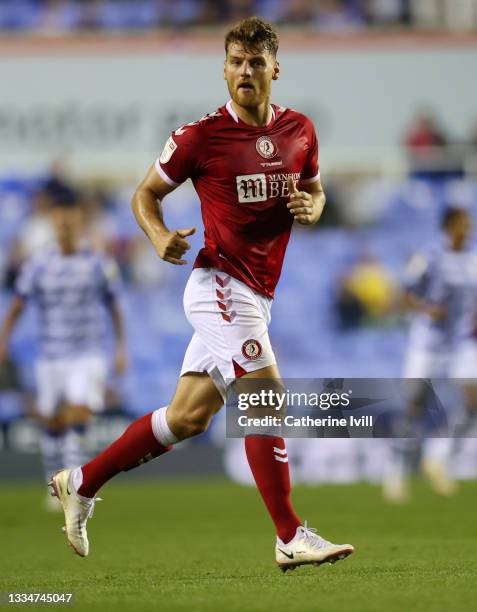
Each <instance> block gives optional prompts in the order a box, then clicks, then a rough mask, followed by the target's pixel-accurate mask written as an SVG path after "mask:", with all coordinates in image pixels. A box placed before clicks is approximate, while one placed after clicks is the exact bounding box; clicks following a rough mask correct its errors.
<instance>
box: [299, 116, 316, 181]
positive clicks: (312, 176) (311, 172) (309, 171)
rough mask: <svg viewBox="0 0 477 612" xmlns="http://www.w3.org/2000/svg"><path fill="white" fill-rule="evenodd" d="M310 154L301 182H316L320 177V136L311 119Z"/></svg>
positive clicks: (309, 130) (309, 127) (307, 157)
mask: <svg viewBox="0 0 477 612" xmlns="http://www.w3.org/2000/svg"><path fill="white" fill-rule="evenodd" d="M307 127H308V154H307V156H306V160H305V165H304V166H303V171H302V173H301V178H300V182H302V183H315V182H316V181H318V180H319V179H320V166H319V163H318V138H317V136H316V132H315V128H314V126H313V124H312V122H311V121H309V122H308V126H307Z"/></svg>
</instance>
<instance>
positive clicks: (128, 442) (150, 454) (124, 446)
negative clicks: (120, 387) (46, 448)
mask: <svg viewBox="0 0 477 612" xmlns="http://www.w3.org/2000/svg"><path fill="white" fill-rule="evenodd" d="M151 415H152V412H150V413H149V414H145V415H144V416H142V417H141V418H139V419H137V421H134V423H131V425H129V427H128V428H127V429H126V431H125V432H124V433H123V435H122V436H121V437H120V438H118V439H117V440H116V441H115V442H113V443H112V444H111V446H108V448H106V449H105V450H104V451H103V452H102V453H100V454H99V455H98V456H97V457H95V458H94V459H93V460H92V461H90V462H89V463H87V464H86V465H83V466H82V467H81V471H82V472H83V482H82V484H81V486H80V487H79V488H78V493H79V494H80V495H83V496H84V497H94V496H95V495H96V493H97V491H98V490H99V489H100V488H101V487H102V486H103V485H104V483H105V482H107V481H108V480H110V479H111V478H112V477H113V476H115V475H116V474H119V472H126V471H127V470H131V469H132V468H135V467H138V466H139V465H141V464H143V463H146V462H147V461H150V460H151V459H154V458H155V457H159V455H163V454H164V453H166V452H167V451H169V450H171V448H172V446H163V445H162V444H160V443H159V442H158V441H157V440H156V438H155V437H154V434H153V432H152V426H151Z"/></svg>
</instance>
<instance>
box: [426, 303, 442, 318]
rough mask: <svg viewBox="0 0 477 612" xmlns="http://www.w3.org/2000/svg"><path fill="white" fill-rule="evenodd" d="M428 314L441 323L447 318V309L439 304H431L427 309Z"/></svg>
mask: <svg viewBox="0 0 477 612" xmlns="http://www.w3.org/2000/svg"><path fill="white" fill-rule="evenodd" d="M426 313H427V314H428V315H429V316H430V317H431V319H432V320H433V321H437V322H439V321H442V320H443V319H445V317H446V316H447V308H445V306H439V305H438V304H429V305H428V306H427V307H426Z"/></svg>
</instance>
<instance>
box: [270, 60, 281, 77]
mask: <svg viewBox="0 0 477 612" xmlns="http://www.w3.org/2000/svg"><path fill="white" fill-rule="evenodd" d="M279 76H280V63H279V62H278V60H275V66H274V67H273V76H272V79H273V80H274V81H276V80H277V79H278V77H279Z"/></svg>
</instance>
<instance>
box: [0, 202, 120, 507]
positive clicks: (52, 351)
mask: <svg viewBox="0 0 477 612" xmlns="http://www.w3.org/2000/svg"><path fill="white" fill-rule="evenodd" d="M60 202H61V203H53V204H51V210H50V217H51V220H52V225H53V229H54V234H55V237H56V242H57V246H56V247H55V248H53V249H51V248H48V249H46V250H43V251H42V252H41V253H39V254H37V255H35V256H34V257H32V258H31V259H29V260H28V261H27V262H26V263H25V264H24V266H23V268H22V269H21V271H20V274H19V276H18V279H17V282H16V297H15V298H14V299H13V301H12V303H11V305H10V308H9V310H8V312H7V315H6V318H5V321H4V324H3V327H2V330H1V332H0V363H1V362H3V361H5V360H6V358H7V348H8V342H9V339H10V336H11V334H12V332H13V330H14V328H15V325H16V324H17V322H18V320H19V318H20V316H21V314H22V312H23V311H24V309H25V306H26V304H27V302H29V301H31V302H34V303H35V304H36V306H37V308H38V311H39V340H40V357H39V359H38V361H37V364H36V378H37V391H38V401H37V416H38V419H39V421H40V423H41V426H42V435H41V444H40V446H41V453H42V457H43V464H44V470H45V477H46V479H47V482H48V481H49V480H50V479H51V477H52V474H54V473H55V472H56V471H58V470H59V469H61V468H63V467H65V466H69V467H73V466H76V465H78V463H82V462H83V461H84V460H85V459H86V457H85V456H84V449H83V440H84V433H85V429H86V426H87V424H88V422H89V421H90V419H91V416H92V414H93V413H94V412H96V411H99V410H101V408H102V406H103V394H104V390H105V382H106V375H107V363H106V357H105V353H104V346H103V342H104V335H105V329H104V325H103V312H102V307H103V305H104V306H105V307H106V310H107V312H108V313H109V315H110V316H111V319H112V322H113V328H114V333H115V337H116V355H115V368H116V372H117V373H118V374H122V373H123V371H124V368H125V363H126V357H125V346H124V334H123V323H122V316H121V312H120V309H119V307H118V302H117V287H118V280H119V277H118V271H117V268H116V265H115V263H114V262H113V261H111V260H106V259H104V258H103V257H102V256H100V255H98V254H96V253H94V252H91V251H88V250H86V249H84V250H83V249H81V248H80V245H79V243H80V239H81V237H82V229H83V213H82V209H81V207H80V206H79V205H78V204H76V203H75V201H72V200H68V203H67V200H66V199H65V200H62V201H60ZM47 501H48V500H47ZM49 502H50V503H47V508H49V507H51V509H53V508H54V506H53V503H56V504H57V500H55V499H54V498H51V496H49ZM57 505H58V504H57Z"/></svg>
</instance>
